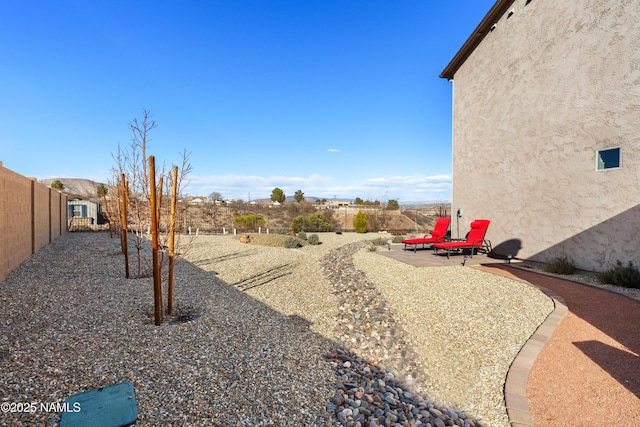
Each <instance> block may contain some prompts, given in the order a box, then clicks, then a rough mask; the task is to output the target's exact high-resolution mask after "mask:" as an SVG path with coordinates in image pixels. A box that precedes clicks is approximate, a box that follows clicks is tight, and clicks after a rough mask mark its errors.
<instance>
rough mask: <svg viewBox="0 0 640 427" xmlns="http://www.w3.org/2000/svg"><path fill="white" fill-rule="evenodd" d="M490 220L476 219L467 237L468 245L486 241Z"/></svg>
mask: <svg viewBox="0 0 640 427" xmlns="http://www.w3.org/2000/svg"><path fill="white" fill-rule="evenodd" d="M490 222H491V221H489V220H488V219H476V220H475V221H473V222H472V223H471V231H469V234H468V235H467V243H473V242H478V241H482V240H484V235H485V234H487V228H489V223H490Z"/></svg>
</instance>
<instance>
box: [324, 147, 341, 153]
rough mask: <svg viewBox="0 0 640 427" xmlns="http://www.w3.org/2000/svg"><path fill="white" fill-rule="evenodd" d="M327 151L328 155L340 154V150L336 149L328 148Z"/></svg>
mask: <svg viewBox="0 0 640 427" xmlns="http://www.w3.org/2000/svg"><path fill="white" fill-rule="evenodd" d="M327 151H328V152H330V153H339V152H340V150H338V149H337V148H329V149H328V150H327Z"/></svg>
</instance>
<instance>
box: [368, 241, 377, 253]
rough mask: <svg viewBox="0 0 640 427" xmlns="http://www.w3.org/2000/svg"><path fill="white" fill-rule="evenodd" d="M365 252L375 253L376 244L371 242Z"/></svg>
mask: <svg viewBox="0 0 640 427" xmlns="http://www.w3.org/2000/svg"><path fill="white" fill-rule="evenodd" d="M367 250H368V251H369V252H375V251H377V250H378V245H376V244H375V243H373V242H369V246H367Z"/></svg>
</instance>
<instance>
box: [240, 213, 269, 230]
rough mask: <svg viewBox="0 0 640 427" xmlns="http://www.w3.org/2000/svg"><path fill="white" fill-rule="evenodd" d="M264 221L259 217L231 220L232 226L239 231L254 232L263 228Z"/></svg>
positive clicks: (244, 216)
mask: <svg viewBox="0 0 640 427" xmlns="http://www.w3.org/2000/svg"><path fill="white" fill-rule="evenodd" d="M265 224H266V221H265V220H264V218H262V217H261V216H260V215H241V216H236V217H235V218H233V225H234V226H235V227H236V228H238V229H240V230H254V229H256V228H258V227H264V225H265Z"/></svg>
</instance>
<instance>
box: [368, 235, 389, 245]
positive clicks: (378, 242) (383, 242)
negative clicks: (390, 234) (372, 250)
mask: <svg viewBox="0 0 640 427" xmlns="http://www.w3.org/2000/svg"><path fill="white" fill-rule="evenodd" d="M388 241H389V239H385V238H384V237H376V238H375V239H373V240H371V244H372V245H375V246H384V245H386V244H387V242H388Z"/></svg>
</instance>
